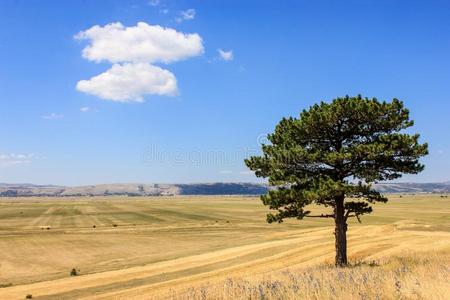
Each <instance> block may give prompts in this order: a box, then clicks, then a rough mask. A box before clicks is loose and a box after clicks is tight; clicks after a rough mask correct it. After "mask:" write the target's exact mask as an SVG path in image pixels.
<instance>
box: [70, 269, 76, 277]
mask: <svg viewBox="0 0 450 300" xmlns="http://www.w3.org/2000/svg"><path fill="white" fill-rule="evenodd" d="M70 276H78V271H77V269H75V268H73V269H72V271H70Z"/></svg>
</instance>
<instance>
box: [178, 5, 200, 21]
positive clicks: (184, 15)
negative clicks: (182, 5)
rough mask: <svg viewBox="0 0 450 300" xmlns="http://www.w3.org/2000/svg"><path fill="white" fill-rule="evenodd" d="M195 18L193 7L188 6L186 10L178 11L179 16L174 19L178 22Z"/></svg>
mask: <svg viewBox="0 0 450 300" xmlns="http://www.w3.org/2000/svg"><path fill="white" fill-rule="evenodd" d="M194 18H195V9H193V8H190V9H188V10H183V11H180V16H179V17H178V18H176V19H175V21H177V22H178V23H181V22H183V21H189V20H193V19H194Z"/></svg>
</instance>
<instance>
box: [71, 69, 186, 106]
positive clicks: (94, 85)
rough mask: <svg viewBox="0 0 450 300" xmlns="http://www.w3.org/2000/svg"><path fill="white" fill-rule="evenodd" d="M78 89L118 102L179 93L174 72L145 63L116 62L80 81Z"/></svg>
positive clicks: (136, 100)
mask: <svg viewBox="0 0 450 300" xmlns="http://www.w3.org/2000/svg"><path fill="white" fill-rule="evenodd" d="M77 90H79V91H81V92H84V93H88V94H92V95H95V96H97V97H99V98H102V99H105V100H113V101H118V102H130V101H134V102H142V101H143V97H144V95H146V94H153V95H164V96H174V95H176V94H177V92H178V89H177V80H176V78H175V76H174V75H173V74H172V73H171V72H169V71H167V70H164V69H162V68H160V67H156V66H153V65H150V64H145V63H136V64H132V63H126V64H123V65H121V64H114V65H113V66H112V67H111V68H110V69H109V70H107V71H106V72H104V73H102V74H100V75H97V76H94V77H92V78H91V79H89V80H81V81H79V82H78V83H77Z"/></svg>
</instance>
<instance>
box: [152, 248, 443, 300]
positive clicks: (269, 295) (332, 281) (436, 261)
mask: <svg viewBox="0 0 450 300" xmlns="http://www.w3.org/2000/svg"><path fill="white" fill-rule="evenodd" d="M449 279H450V254H449V253H448V252H446V253H442V252H440V253H437V252H434V253H433V252H432V253H430V252H427V253H418V252H416V253H410V254H408V255H402V256H393V257H389V258H384V259H379V260H376V261H370V262H358V263H354V264H353V266H352V267H348V268H336V267H334V266H332V265H329V264H321V265H318V266H315V267H309V268H300V269H298V268H288V269H285V270H281V271H274V272H270V273H267V274H264V275H259V276H250V277H230V278H227V279H226V280H223V281H219V282H206V283H203V284H202V285H198V286H192V287H189V288H185V289H178V290H177V289H171V290H170V291H169V292H167V293H165V294H159V295H154V296H153V297H154V299H162V298H169V299H198V300H204V299H260V300H275V299H321V300H323V299H437V300H438V299H443V300H444V299H449V295H450V294H449V293H450V281H449Z"/></svg>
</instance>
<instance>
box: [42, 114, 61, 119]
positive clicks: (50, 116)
mask: <svg viewBox="0 0 450 300" xmlns="http://www.w3.org/2000/svg"><path fill="white" fill-rule="evenodd" d="M62 118H64V115H60V114H55V113H51V114H49V115H45V116H42V119H46V120H58V119H62Z"/></svg>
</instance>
